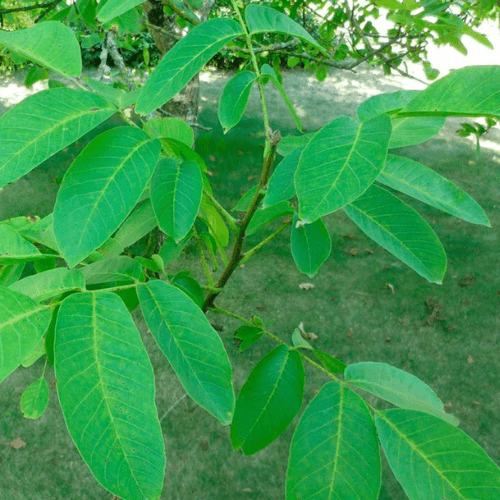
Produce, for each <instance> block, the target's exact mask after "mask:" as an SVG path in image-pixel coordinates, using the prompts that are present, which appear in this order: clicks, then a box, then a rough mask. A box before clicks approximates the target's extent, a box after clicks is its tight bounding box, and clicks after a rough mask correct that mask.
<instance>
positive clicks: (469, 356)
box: [467, 354, 474, 365]
mask: <svg viewBox="0 0 500 500" xmlns="http://www.w3.org/2000/svg"><path fill="white" fill-rule="evenodd" d="M467 363H469V365H472V363H474V358H473V357H472V356H471V355H470V354H468V355H467Z"/></svg>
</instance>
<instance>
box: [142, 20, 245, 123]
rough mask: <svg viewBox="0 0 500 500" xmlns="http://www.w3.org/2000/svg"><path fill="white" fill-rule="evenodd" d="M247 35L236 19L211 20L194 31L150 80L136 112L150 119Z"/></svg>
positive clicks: (165, 58)
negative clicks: (229, 45)
mask: <svg viewBox="0 0 500 500" xmlns="http://www.w3.org/2000/svg"><path fill="white" fill-rule="evenodd" d="M239 35H243V31H242V29H241V26H240V25H239V24H238V23H237V22H236V21H234V20H232V19H210V20H209V21H206V22H204V23H202V24H200V25H199V26H196V27H195V28H193V29H192V30H191V31H190V32H189V33H188V34H187V35H186V36H185V37H184V38H182V39H181V40H180V41H179V42H177V43H176V44H175V45H174V47H173V48H172V49H171V50H169V51H168V52H167V54H166V55H165V56H164V57H163V59H162V60H161V61H160V64H158V66H157V67H156V68H155V70H154V71H153V73H151V76H150V77H149V78H148V79H147V81H146V84H145V85H144V88H143V89H142V92H141V95H140V97H139V99H138V101H137V105H136V108H135V111H136V113H138V114H141V115H147V114H149V113H152V112H153V111H154V110H155V109H157V108H159V107H161V106H162V105H163V104H165V103H166V102H168V101H169V100H170V99H172V97H173V96H174V95H175V94H177V92H180V91H181V90H182V89H183V88H184V87H185V86H186V85H187V83H188V82H189V80H191V78H193V77H194V76H195V75H196V74H197V73H198V72H199V71H200V70H201V68H203V66H204V65H205V64H206V63H207V62H208V61H209V60H210V59H211V58H212V57H213V56H214V55H215V54H216V53H217V52H218V51H219V50H220V49H221V48H222V47H224V45H226V44H227V43H228V42H230V41H231V40H233V39H234V38H236V37H237V36H239Z"/></svg>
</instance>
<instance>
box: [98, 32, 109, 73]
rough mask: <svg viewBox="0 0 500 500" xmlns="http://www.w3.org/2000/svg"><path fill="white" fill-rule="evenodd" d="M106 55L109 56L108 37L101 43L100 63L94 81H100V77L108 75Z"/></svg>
mask: <svg viewBox="0 0 500 500" xmlns="http://www.w3.org/2000/svg"><path fill="white" fill-rule="evenodd" d="M108 54H109V49H108V37H105V38H104V40H103V42H102V50H101V55H100V59H101V63H100V64H99V68H98V70H97V76H96V80H98V81H101V80H102V77H103V76H104V75H105V74H106V73H109V71H110V68H109V66H108Z"/></svg>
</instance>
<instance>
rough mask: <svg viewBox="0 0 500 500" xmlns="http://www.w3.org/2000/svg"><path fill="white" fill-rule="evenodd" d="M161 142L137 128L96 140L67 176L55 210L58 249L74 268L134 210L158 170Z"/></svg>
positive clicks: (121, 129) (114, 131)
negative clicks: (156, 167) (155, 169)
mask: <svg viewBox="0 0 500 500" xmlns="http://www.w3.org/2000/svg"><path fill="white" fill-rule="evenodd" d="M159 154H160V142H159V141H158V140H157V139H154V140H152V139H150V138H149V137H148V136H147V135H146V134H145V133H144V132H143V131H141V130H139V129H136V128H132V127H116V128H113V129H111V130H108V131H107V132H104V133H103V134H101V135H99V136H98V137H96V138H95V139H93V140H92V141H91V142H90V144H89V145H88V146H87V147H86V148H85V149H84V150H83V151H82V152H81V153H80V155H79V156H78V157H77V158H76V159H75V161H74V162H73V164H72V165H71V167H70V168H69V170H68V171H67V172H66V175H65V176H64V179H63V182H62V185H61V189H60V190H59V193H58V195H57V201H56V205H55V208H54V233H55V236H56V240H57V244H58V247H59V249H60V251H61V253H62V254H63V256H64V258H65V259H66V261H67V262H68V264H69V265H70V267H73V266H75V265H76V264H78V263H79V262H81V261H82V260H83V259H84V258H85V257H87V256H88V255H89V254H90V253H92V252H93V251H94V250H95V249H96V248H98V247H100V246H101V245H102V244H103V243H104V242H105V241H106V240H107V239H108V238H109V237H110V236H111V235H112V234H113V233H114V232H115V231H116V230H117V229H118V227H119V226H120V224H121V223H122V222H123V221H124V220H125V218H126V217H127V215H128V214H129V213H130V212H131V211H132V209H133V208H134V206H135V205H136V203H137V202H138V201H139V198H140V196H141V194H142V192H143V191H144V188H145V187H146V184H147V183H148V181H149V179H150V178H151V175H152V173H153V171H154V168H155V165H156V161H157V159H158V156H159Z"/></svg>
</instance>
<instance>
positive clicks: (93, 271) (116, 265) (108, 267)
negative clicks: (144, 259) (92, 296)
mask: <svg viewBox="0 0 500 500" xmlns="http://www.w3.org/2000/svg"><path fill="white" fill-rule="evenodd" d="M79 270H80V271H81V272H82V274H83V275H84V277H85V282H86V284H87V285H95V284H98V283H112V282H115V281H119V282H126V283H127V282H130V283H133V282H134V281H135V282H137V283H138V282H139V281H141V279H142V268H141V265H140V264H139V262H137V260H135V259H131V258H130V257H126V256H124V255H121V256H119V257H112V258H110V259H103V260H99V261H97V262H93V263H92V264H89V265H88V266H85V267H82V268H80V269H79Z"/></svg>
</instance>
